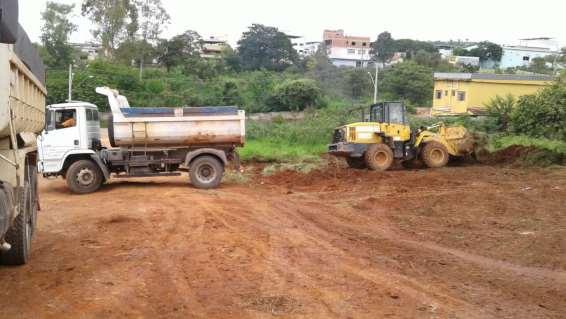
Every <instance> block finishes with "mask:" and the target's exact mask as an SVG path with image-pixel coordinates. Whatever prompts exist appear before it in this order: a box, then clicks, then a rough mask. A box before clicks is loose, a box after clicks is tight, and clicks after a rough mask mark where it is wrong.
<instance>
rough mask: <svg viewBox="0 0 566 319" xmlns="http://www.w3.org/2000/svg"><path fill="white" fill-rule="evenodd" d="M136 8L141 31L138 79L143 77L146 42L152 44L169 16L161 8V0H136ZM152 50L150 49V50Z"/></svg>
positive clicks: (167, 22)
mask: <svg viewBox="0 0 566 319" xmlns="http://www.w3.org/2000/svg"><path fill="white" fill-rule="evenodd" d="M135 6H136V9H137V11H138V15H139V18H138V22H139V30H140V33H141V42H142V43H141V45H139V50H138V51H137V52H139V65H140V79H141V78H142V77H143V66H144V63H145V61H146V59H147V56H146V48H147V47H148V45H147V44H154V43H155V42H156V41H157V39H158V38H159V35H160V34H161V32H163V28H164V27H165V26H166V25H167V24H169V23H170V21H171V17H170V16H169V14H168V13H167V11H166V10H165V8H163V5H162V3H161V0H136V2H135ZM150 51H152V50H150Z"/></svg>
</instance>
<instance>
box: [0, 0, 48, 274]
mask: <svg viewBox="0 0 566 319" xmlns="http://www.w3.org/2000/svg"><path fill="white" fill-rule="evenodd" d="M44 81H45V68H44V67H43V63H42V62H41V59H40V58H39V56H38V55H37V53H36V51H35V49H34V47H33V45H32V44H31V42H30V41H29V38H28V37H27V35H26V33H25V31H24V30H23V29H22V28H21V27H20V25H19V24H18V2H17V1H15V0H0V261H1V262H2V263H3V264H8V265H22V264H25V263H26V262H27V261H28V258H29V254H30V249H31V240H32V236H33V233H34V229H35V226H36V222H37V210H38V208H39V201H38V194H37V144H36V138H37V134H38V133H40V132H41V131H42V130H43V127H44V123H45V97H46V93H47V92H46V90H45V85H44Z"/></svg>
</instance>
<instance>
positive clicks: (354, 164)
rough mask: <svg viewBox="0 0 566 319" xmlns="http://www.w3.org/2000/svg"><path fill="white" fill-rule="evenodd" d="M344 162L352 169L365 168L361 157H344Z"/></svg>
mask: <svg viewBox="0 0 566 319" xmlns="http://www.w3.org/2000/svg"><path fill="white" fill-rule="evenodd" d="M346 163H348V166H349V167H350V168H353V169H366V168H367V166H366V162H365V161H364V159H363V158H362V157H346Z"/></svg>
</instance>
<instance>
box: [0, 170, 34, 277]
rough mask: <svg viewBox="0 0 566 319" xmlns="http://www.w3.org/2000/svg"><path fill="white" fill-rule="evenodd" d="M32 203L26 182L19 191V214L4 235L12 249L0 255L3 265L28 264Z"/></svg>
mask: <svg viewBox="0 0 566 319" xmlns="http://www.w3.org/2000/svg"><path fill="white" fill-rule="evenodd" d="M34 203H35V200H34V199H33V191H32V189H31V185H30V184H29V183H27V181H26V184H25V185H24V187H22V188H21V189H20V198H19V205H20V212H19V214H18V216H17V217H16V219H15V220H14V223H13V225H12V227H10V229H9V230H8V232H7V233H6V237H5V239H6V242H7V243H8V244H10V246H12V247H11V248H10V250H8V251H6V252H3V253H2V255H0V262H1V263H2V264H3V265H12V266H20V265H25V264H26V263H27V262H28V259H29V254H30V251H31V238H32V233H33V224H32V223H33V221H32V216H31V214H33V212H32V210H33V209H34V208H33V205H34Z"/></svg>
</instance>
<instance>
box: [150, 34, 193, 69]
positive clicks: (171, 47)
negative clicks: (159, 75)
mask: <svg viewBox="0 0 566 319" xmlns="http://www.w3.org/2000/svg"><path fill="white" fill-rule="evenodd" d="M201 49H202V38H201V37H200V35H199V34H198V33H197V32H196V31H193V30H187V31H185V32H184V33H183V34H179V35H177V36H174V37H173V38H172V39H171V40H163V41H162V42H161V43H160V44H159V48H158V51H159V54H158V55H159V58H158V59H159V62H160V63H161V64H162V65H164V66H165V67H166V68H167V71H170V70H171V69H172V68H173V67H176V66H179V65H184V64H186V63H187V62H188V61H189V60H193V59H196V58H199V57H200V52H201Z"/></svg>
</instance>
